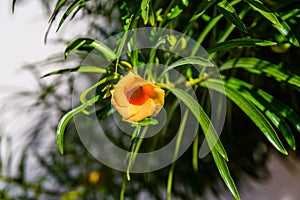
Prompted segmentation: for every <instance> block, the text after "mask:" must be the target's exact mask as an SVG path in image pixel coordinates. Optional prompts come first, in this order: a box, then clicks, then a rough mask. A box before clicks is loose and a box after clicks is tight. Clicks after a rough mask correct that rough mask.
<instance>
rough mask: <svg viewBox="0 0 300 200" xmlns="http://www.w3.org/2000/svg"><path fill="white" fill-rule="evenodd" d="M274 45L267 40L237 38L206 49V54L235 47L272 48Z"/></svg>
mask: <svg viewBox="0 0 300 200" xmlns="http://www.w3.org/2000/svg"><path fill="white" fill-rule="evenodd" d="M273 45H276V42H272V41H268V40H260V39H253V38H238V39H232V40H227V41H225V42H220V43H217V44H215V45H214V46H211V47H209V48H208V49H207V52H208V53H213V52H217V51H223V50H228V49H231V48H235V47H244V46H273Z"/></svg>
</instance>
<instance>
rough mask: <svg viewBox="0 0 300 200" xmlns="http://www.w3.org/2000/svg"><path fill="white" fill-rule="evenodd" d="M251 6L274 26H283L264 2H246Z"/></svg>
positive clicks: (249, 0) (256, 0) (254, 0)
mask: <svg viewBox="0 0 300 200" xmlns="http://www.w3.org/2000/svg"><path fill="white" fill-rule="evenodd" d="M246 1H247V2H248V3H249V5H250V6H251V7H252V8H253V9H254V10H256V11H258V12H259V13H260V14H262V15H263V16H264V17H265V18H266V19H268V20H269V21H270V22H272V24H274V25H277V26H281V25H280V22H279V20H278V19H277V17H276V15H275V13H274V12H273V11H271V10H270V9H269V8H268V7H267V6H265V5H264V4H263V2H261V1H259V0H246Z"/></svg>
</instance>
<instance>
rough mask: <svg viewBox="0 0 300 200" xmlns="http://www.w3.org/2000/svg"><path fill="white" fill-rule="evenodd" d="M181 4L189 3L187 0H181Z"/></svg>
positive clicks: (186, 4)
mask: <svg viewBox="0 0 300 200" xmlns="http://www.w3.org/2000/svg"><path fill="white" fill-rule="evenodd" d="M181 2H182V4H183V5H185V6H188V5H189V0H181Z"/></svg>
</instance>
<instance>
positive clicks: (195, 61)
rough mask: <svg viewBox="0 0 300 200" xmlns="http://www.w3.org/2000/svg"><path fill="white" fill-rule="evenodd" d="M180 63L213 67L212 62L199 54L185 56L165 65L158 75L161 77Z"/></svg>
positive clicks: (180, 64)
mask: <svg viewBox="0 0 300 200" xmlns="http://www.w3.org/2000/svg"><path fill="white" fill-rule="evenodd" d="M182 65H199V66H201V67H214V64H213V63H212V62H211V61H210V60H208V59H206V58H203V57H200V56H191V57H185V58H181V59H179V60H177V61H175V62H173V63H172V64H171V65H169V66H167V68H166V69H165V70H164V71H163V72H162V73H161V75H160V77H162V76H163V75H164V74H165V73H166V72H168V71H170V70H171V69H174V68H175V67H179V66H182Z"/></svg>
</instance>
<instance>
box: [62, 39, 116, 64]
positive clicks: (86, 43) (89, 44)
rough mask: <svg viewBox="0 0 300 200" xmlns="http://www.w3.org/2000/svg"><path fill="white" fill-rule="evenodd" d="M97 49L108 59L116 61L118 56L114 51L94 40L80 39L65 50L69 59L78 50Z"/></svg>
mask: <svg viewBox="0 0 300 200" xmlns="http://www.w3.org/2000/svg"><path fill="white" fill-rule="evenodd" d="M92 49H97V50H98V51H99V52H101V53H102V54H104V55H105V56H106V58H107V59H109V60H114V59H116V57H117V56H116V54H115V52H114V51H113V50H111V49H110V48H109V47H107V46H106V45H105V44H103V43H101V42H100V41H98V40H93V39H89V38H78V39H75V40H73V41H71V42H69V43H68V45H67V47H66V50H65V57H66V58H67V57H68V55H69V53H70V52H74V51H76V50H89V51H91V50H92Z"/></svg>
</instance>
